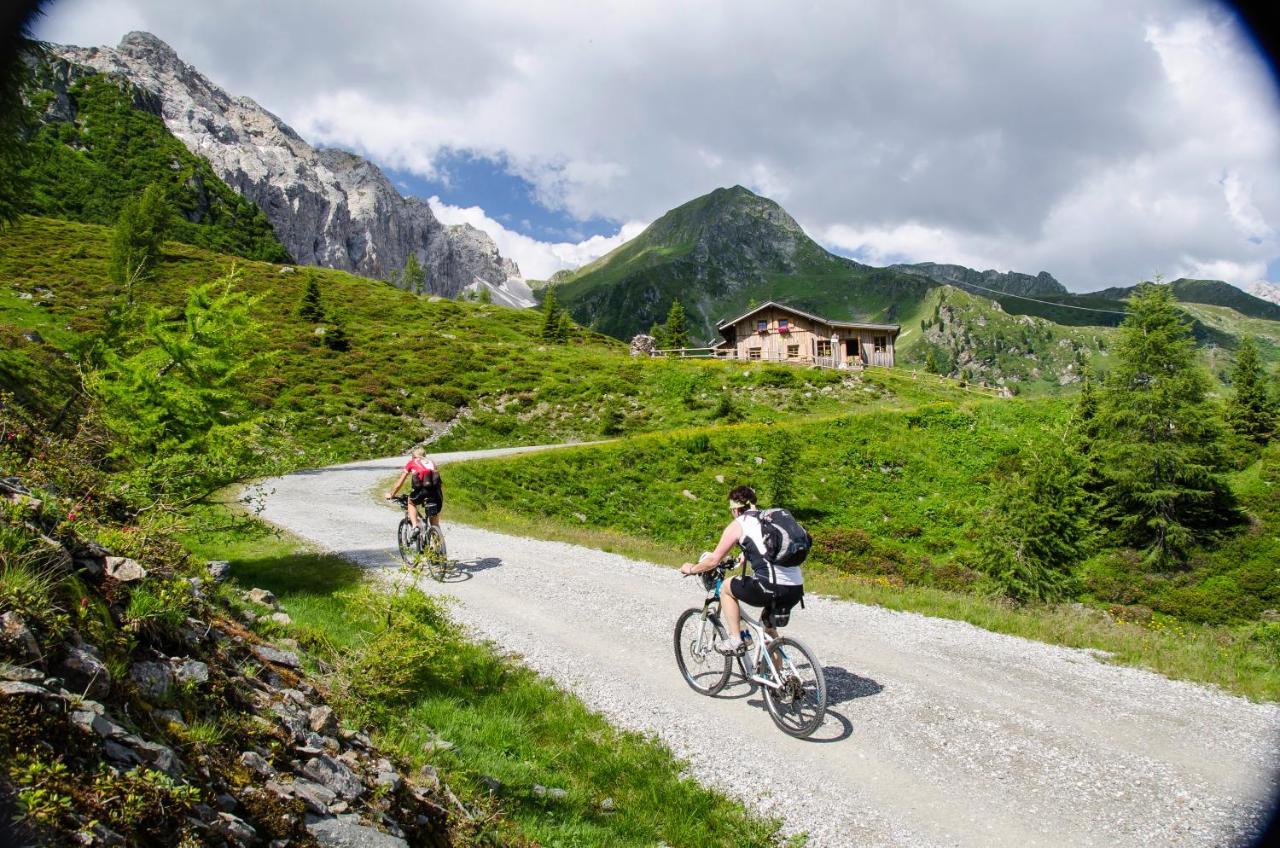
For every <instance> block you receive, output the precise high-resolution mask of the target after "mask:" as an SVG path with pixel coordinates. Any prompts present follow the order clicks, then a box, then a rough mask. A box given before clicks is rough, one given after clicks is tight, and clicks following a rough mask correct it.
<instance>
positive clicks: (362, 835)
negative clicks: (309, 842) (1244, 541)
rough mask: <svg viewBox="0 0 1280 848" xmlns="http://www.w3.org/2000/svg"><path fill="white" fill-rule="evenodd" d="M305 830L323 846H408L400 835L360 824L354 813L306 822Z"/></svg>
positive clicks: (362, 847)
mask: <svg viewBox="0 0 1280 848" xmlns="http://www.w3.org/2000/svg"><path fill="white" fill-rule="evenodd" d="M307 832H308V833H310V834H311V836H312V837H313V838H314V839H315V840H316V842H318V843H320V845H322V846H324V848H409V843H408V842H405V841H404V840H403V839H401V838H400V837H398V836H392V835H391V834H389V833H383V832H382V831H380V830H375V829H374V828H372V827H369V826H368V825H366V824H361V823H360V817H359V816H356V815H345V816H336V817H334V818H324V819H318V820H316V821H311V822H308V823H307Z"/></svg>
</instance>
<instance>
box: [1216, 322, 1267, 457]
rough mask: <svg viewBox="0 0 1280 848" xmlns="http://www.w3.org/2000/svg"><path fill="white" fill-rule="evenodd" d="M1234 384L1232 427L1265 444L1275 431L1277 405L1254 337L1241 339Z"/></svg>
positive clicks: (1229, 414) (1230, 410)
mask: <svg viewBox="0 0 1280 848" xmlns="http://www.w3.org/2000/svg"><path fill="white" fill-rule="evenodd" d="M1231 387H1232V389H1234V392H1233V394H1232V396H1231V401H1230V403H1229V404H1228V406H1227V420H1228V421H1229V422H1230V423H1231V428H1232V429H1233V430H1235V431H1236V432H1237V433H1239V434H1240V435H1241V436H1243V437H1245V438H1246V439H1249V440H1251V441H1254V442H1257V443H1258V444H1266V443H1267V441H1269V440H1270V439H1271V437H1272V436H1273V435H1274V434H1275V431H1276V408H1275V401H1274V400H1273V399H1272V398H1271V396H1270V394H1269V393H1268V391H1267V384H1266V373H1265V372H1264V371H1263V370H1262V365H1261V363H1260V362H1259V361H1258V345H1257V342H1256V341H1254V338H1253V337H1252V336H1245V337H1244V338H1243V339H1242V340H1241V341H1240V349H1239V350H1238V351H1236V364H1235V367H1234V368H1233V369H1232V371H1231Z"/></svg>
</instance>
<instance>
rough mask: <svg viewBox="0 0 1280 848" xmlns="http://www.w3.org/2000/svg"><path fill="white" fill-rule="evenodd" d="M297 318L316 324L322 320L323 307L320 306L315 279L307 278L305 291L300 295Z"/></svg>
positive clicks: (318, 291)
mask: <svg viewBox="0 0 1280 848" xmlns="http://www.w3.org/2000/svg"><path fill="white" fill-rule="evenodd" d="M298 317H300V318H302V320H304V321H311V322H313V323H316V324H319V323H320V322H321V321H323V320H324V306H322V305H321V304H320V284H319V283H317V282H316V278H315V277H308V278H307V290H306V291H304V292H303V293H302V304H301V305H300V306H299V307H298Z"/></svg>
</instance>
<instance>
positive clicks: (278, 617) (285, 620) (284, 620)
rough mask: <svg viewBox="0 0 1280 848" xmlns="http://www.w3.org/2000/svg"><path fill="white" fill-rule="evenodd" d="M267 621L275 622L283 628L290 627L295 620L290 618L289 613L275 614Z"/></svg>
mask: <svg viewBox="0 0 1280 848" xmlns="http://www.w3.org/2000/svg"><path fill="white" fill-rule="evenodd" d="M267 621H271V622H275V623H276V624H279V625H280V626H281V627H288V626H289V625H290V624H293V619H292V618H290V617H289V613H287V612H273V613H271V615H269V616H267Z"/></svg>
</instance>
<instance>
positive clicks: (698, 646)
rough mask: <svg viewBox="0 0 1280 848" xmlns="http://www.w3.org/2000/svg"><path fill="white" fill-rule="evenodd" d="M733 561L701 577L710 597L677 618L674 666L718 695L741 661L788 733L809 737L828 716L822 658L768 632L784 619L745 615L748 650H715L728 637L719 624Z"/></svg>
mask: <svg viewBox="0 0 1280 848" xmlns="http://www.w3.org/2000/svg"><path fill="white" fill-rule="evenodd" d="M732 567H733V561H732V560H726V561H725V562H722V563H720V564H719V565H717V566H716V567H715V568H713V569H712V570H710V571H704V572H702V573H700V574H699V575H698V577H700V578H702V585H703V588H705V589H706V590H707V597H706V599H705V600H704V601H703V603H702V606H701V607H693V608H692V609H687V610H685V611H684V612H683V613H681V614H680V618H679V619H677V620H676V630H675V649H676V664H677V665H678V666H679V667H680V673H681V674H682V675H683V676H684V679H685V682H686V683H688V684H689V686H690V687H691V688H692V689H693V690H694V691H695V692H698V693H700V694H703V695H715V694H716V693H718V692H719V691H720V690H721V689H723V688H724V687H725V684H726V683H728V682H729V677H730V675H732V673H733V663H734V660H735V659H736V660H737V663H738V668H739V670H740V671H741V672H742V676H743V678H744V679H745V680H746V681H747V682H748V683H751V684H755V685H756V686H759V687H760V689H761V692H762V693H763V694H764V703H765V706H766V707H767V708H768V710H769V717H770V718H772V719H773V723H774V724H776V725H777V726H778V727H779V728H780V729H781V730H782V731H783V732H784V733H787V734H789V735H791V736H795V737H797V738H801V739H803V738H805V737H807V736H809V735H810V734H811V733H813V732H814V731H815V730H817V729H818V727H819V726H820V725H821V724H822V719H823V716H825V715H826V712H827V680H826V676H825V675H824V674H823V672H822V663H820V662H818V657H817V656H816V655H815V654H814V653H813V651H812V650H810V649H809V647H808V646H806V645H805V644H804V643H803V642H801V641H800V640H799V639H794V638H792V637H790V636H779V637H776V638H775V637H773V636H770V635H769V633H768V631H767V630H766V628H770V627H774V626H775V624H776V623H783V624H785V623H786V622H785V621H781V622H775V619H781V618H782V616H781V615H780V614H776V613H775V612H774V610H773V609H772V608H771V607H768V606H766V607H765V608H764V610H763V611H762V612H761V614H760V618H759V619H755V618H752V617H751V616H750V615H748V614H747V613H746V612H745V611H744V612H742V615H741V618H742V624H743V626H744V627H746V628H747V632H748V633H749V634H750V640H749V641H750V647H749V648H748V649H747V652H746V653H745V654H743V655H741V656H738V657H734V656H731V655H727V654H722V653H720V652H719V651H717V650H716V645H717V644H719V643H723V642H724V641H725V640H726V639H727V637H728V633H727V632H726V631H725V629H724V624H723V623H722V622H721V620H720V586H721V584H722V583H723V582H724V579H725V575H726V573H727V572H728V571H729V570H730V569H731V568H732Z"/></svg>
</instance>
